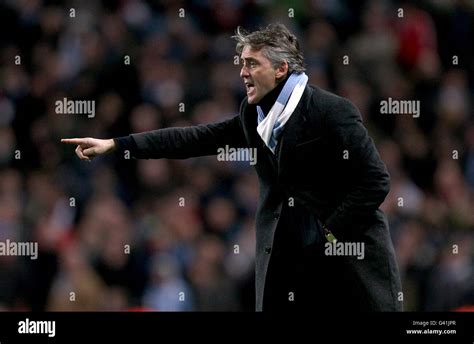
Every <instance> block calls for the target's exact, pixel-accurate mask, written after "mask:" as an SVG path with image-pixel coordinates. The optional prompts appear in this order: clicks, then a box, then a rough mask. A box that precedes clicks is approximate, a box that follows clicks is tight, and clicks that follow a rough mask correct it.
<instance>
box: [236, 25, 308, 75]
mask: <svg viewBox="0 0 474 344" xmlns="http://www.w3.org/2000/svg"><path fill="white" fill-rule="evenodd" d="M232 38H233V39H235V40H236V41H237V45H236V47H235V50H236V51H237V53H239V55H240V54H242V51H243V50H244V48H245V47H246V46H249V47H250V48H251V49H255V50H260V49H263V50H262V53H263V55H264V56H265V57H266V58H268V59H269V60H270V62H271V63H272V65H273V67H274V68H277V67H278V66H280V65H281V64H282V63H283V62H285V61H286V62H287V63H288V73H291V72H295V73H297V74H300V73H302V72H304V71H305V67H304V59H303V54H302V53H301V50H300V45H299V43H298V39H297V38H296V36H295V35H293V34H292V33H291V32H290V31H289V30H288V29H287V28H286V26H285V25H283V24H270V25H268V26H267V27H266V28H264V29H260V30H258V31H253V32H250V33H248V32H247V31H245V30H243V29H242V28H241V27H240V26H239V27H238V28H237V30H236V33H235V35H234V36H232Z"/></svg>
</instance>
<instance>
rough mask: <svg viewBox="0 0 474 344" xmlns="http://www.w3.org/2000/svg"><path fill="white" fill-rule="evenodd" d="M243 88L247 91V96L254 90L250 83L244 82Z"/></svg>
mask: <svg viewBox="0 0 474 344" xmlns="http://www.w3.org/2000/svg"><path fill="white" fill-rule="evenodd" d="M245 88H246V90H247V94H250V93H252V92H253V91H254V90H255V86H254V84H252V83H250V82H246V83H245Z"/></svg>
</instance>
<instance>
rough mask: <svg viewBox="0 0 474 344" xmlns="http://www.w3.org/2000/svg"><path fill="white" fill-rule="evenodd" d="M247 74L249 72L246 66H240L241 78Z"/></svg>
mask: <svg viewBox="0 0 474 344" xmlns="http://www.w3.org/2000/svg"><path fill="white" fill-rule="evenodd" d="M249 75H250V74H249V71H248V68H247V67H246V66H242V68H241V69H240V77H241V78H246V77H248V76H249Z"/></svg>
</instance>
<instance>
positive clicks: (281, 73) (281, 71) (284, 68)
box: [275, 61, 288, 80]
mask: <svg viewBox="0 0 474 344" xmlns="http://www.w3.org/2000/svg"><path fill="white" fill-rule="evenodd" d="M286 74H288V62H286V61H284V62H283V63H282V64H280V66H279V67H278V68H277V69H276V73H275V78H277V80H279V79H283V78H285V76H286Z"/></svg>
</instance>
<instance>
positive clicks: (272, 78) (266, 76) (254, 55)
mask: <svg viewBox="0 0 474 344" xmlns="http://www.w3.org/2000/svg"><path fill="white" fill-rule="evenodd" d="M240 57H241V59H242V69H241V70H240V77H241V78H242V79H243V80H244V83H245V88H246V90H247V97H248V103H249V104H256V103H258V102H259V101H260V100H261V99H262V98H263V97H264V96H265V95H266V94H267V93H268V92H270V91H271V90H273V89H274V88H275V86H276V85H277V84H278V82H277V79H279V78H281V76H282V73H283V72H282V70H281V68H277V69H275V68H273V65H272V63H271V62H270V60H269V59H268V58H266V57H265V56H264V55H263V53H262V50H261V49H260V50H254V49H251V48H250V47H249V46H246V47H245V48H244V49H243V50H242V55H241V56H240ZM286 71H287V70H286ZM284 74H286V73H284Z"/></svg>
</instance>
